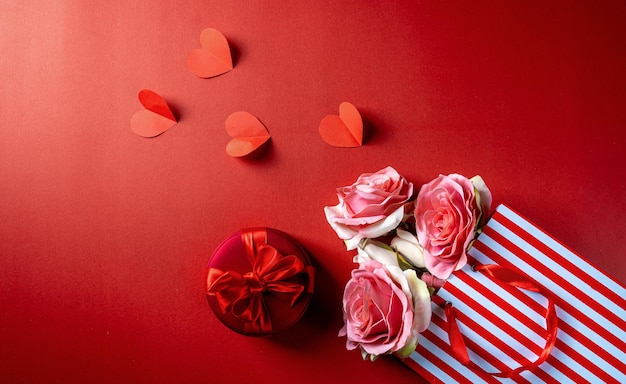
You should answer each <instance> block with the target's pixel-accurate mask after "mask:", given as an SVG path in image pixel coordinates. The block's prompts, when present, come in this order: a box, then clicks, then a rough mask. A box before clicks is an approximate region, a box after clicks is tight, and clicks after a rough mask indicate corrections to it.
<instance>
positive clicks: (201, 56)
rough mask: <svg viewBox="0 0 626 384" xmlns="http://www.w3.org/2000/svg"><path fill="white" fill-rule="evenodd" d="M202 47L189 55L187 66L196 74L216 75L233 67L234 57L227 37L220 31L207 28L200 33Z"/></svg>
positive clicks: (203, 76) (205, 76)
mask: <svg viewBox="0 0 626 384" xmlns="http://www.w3.org/2000/svg"><path fill="white" fill-rule="evenodd" d="M200 45H201V46H202V48H200V49H194V50H193V51H191V53H189V56H187V67H188V68H189V70H190V71H191V72H192V73H193V74H194V75H196V76H198V77H202V78H205V79H206V78H209V77H214V76H217V75H221V74H222V73H226V72H228V71H230V70H232V69H233V59H232V57H231V55H230V47H229V46H228V41H227V40H226V37H224V35H222V33H221V32H220V31H218V30H217V29H213V28H207V29H205V30H204V31H202V32H201V33H200Z"/></svg>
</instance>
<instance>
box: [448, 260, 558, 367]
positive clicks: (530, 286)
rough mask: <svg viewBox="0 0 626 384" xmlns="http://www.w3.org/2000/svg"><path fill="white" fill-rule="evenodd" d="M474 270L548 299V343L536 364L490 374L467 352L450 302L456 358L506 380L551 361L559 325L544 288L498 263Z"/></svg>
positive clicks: (451, 339)
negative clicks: (549, 357)
mask: <svg viewBox="0 0 626 384" xmlns="http://www.w3.org/2000/svg"><path fill="white" fill-rule="evenodd" d="M473 269H474V270H475V271H482V272H484V273H485V274H487V275H488V276H490V277H491V278H492V279H494V280H498V281H501V282H503V283H506V284H509V285H511V286H513V287H517V288H521V289H526V290H528V291H532V292H538V293H541V294H542V295H544V296H545V297H546V298H547V299H548V306H547V308H546V313H545V315H544V317H545V320H546V343H545V345H544V347H543V350H542V351H541V354H539V356H538V357H537V359H536V360H535V361H533V362H530V363H529V364H526V365H522V366H519V367H517V368H515V369H509V370H503V371H501V372H487V371H485V370H484V369H483V368H482V367H480V366H479V365H477V364H476V363H474V362H473V361H471V360H470V358H469V355H468V353H467V348H466V346H465V340H464V339H463V335H462V334H461V332H460V331H459V326H458V324H457V322H456V310H455V309H454V307H453V306H452V304H451V303H449V302H448V303H446V305H445V313H446V317H447V319H448V321H447V323H448V337H449V338H450V347H451V348H452V352H453V353H454V355H455V357H456V358H457V359H458V360H459V361H460V362H461V363H463V365H465V366H467V367H469V368H472V369H474V370H477V371H482V372H486V373H487V374H490V375H493V376H497V377H506V378H511V377H514V376H517V375H519V374H520V373H521V372H523V371H526V370H530V369H534V368H535V367H537V366H539V365H540V364H541V363H543V362H544V361H546V359H547V358H548V356H550V353H551V352H552V348H553V347H554V343H555V342H556V333H557V330H558V322H559V321H558V317H557V314H556V309H555V307H554V300H553V299H552V296H551V295H550V294H549V293H548V292H547V291H546V290H545V289H544V288H542V287H541V286H539V285H538V284H536V283H534V282H533V281H530V280H528V279H526V278H524V277H523V276H521V275H519V274H517V273H515V272H513V271H511V270H510V269H506V268H504V267H501V266H499V265H497V264H487V265H479V266H475V267H473ZM487 360H488V359H487Z"/></svg>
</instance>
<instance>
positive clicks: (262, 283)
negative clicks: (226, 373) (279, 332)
mask: <svg viewBox="0 0 626 384" xmlns="http://www.w3.org/2000/svg"><path fill="white" fill-rule="evenodd" d="M241 240H242V242H243V245H244V248H245V250H246V256H247V258H248V261H249V262H250V265H252V271H250V272H247V273H244V274H241V273H239V272H236V271H222V270H220V269H217V268H209V273H208V277H207V294H209V295H214V296H215V298H216V299H217V303H218V305H219V307H220V310H221V311H222V312H223V313H230V314H232V315H233V316H235V317H236V318H238V319H240V320H242V321H243V322H244V324H245V329H244V332H245V333H246V334H271V333H272V321H271V318H270V315H269V312H268V309H267V306H266V303H265V299H264V296H265V295H267V294H275V295H278V296H280V297H281V299H282V300H286V301H288V302H289V304H290V305H291V306H294V304H295V303H296V301H297V300H298V298H299V297H300V295H301V294H302V293H303V292H305V291H306V292H312V285H313V267H311V266H308V265H305V263H304V262H303V261H302V260H301V259H300V258H298V257H297V256H295V255H287V256H284V255H282V254H281V253H280V252H278V250H277V249H276V248H274V247H273V246H271V245H269V244H267V231H266V230H265V229H247V230H242V231H241ZM300 273H305V274H306V275H307V280H308V284H307V286H306V287H305V286H304V285H303V284H301V283H298V282H294V281H290V279H291V278H292V277H295V276H296V275H298V274H300Z"/></svg>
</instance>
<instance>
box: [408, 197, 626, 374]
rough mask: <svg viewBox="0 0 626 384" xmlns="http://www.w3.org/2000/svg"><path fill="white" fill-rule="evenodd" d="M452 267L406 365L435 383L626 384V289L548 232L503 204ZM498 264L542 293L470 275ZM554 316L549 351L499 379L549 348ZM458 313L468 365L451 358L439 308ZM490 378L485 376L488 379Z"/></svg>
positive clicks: (480, 275) (444, 318)
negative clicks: (550, 326) (553, 325)
mask: <svg viewBox="0 0 626 384" xmlns="http://www.w3.org/2000/svg"><path fill="white" fill-rule="evenodd" d="M470 255H471V259H472V260H470V261H469V262H468V265H467V266H465V267H464V268H463V269H461V270H460V271H457V272H455V273H454V274H453V276H452V277H451V278H450V279H449V280H448V281H447V282H446V284H445V285H444V287H443V288H442V289H441V290H440V291H439V292H438V293H437V295H436V296H435V297H434V298H433V301H434V303H435V305H433V318H432V323H431V324H430V326H429V328H428V329H427V330H426V331H425V332H424V333H423V334H422V335H421V336H420V340H419V345H418V347H417V349H416V351H415V352H414V353H413V354H412V355H411V356H410V357H409V358H406V359H405V360H404V362H405V363H406V364H407V365H409V366H410V367H411V368H412V369H414V370H415V371H417V372H418V373H419V374H421V375H422V376H423V377H424V378H425V379H427V380H429V381H431V382H443V383H455V382H460V383H484V382H487V383H491V382H495V383H497V382H511V383H513V382H515V383H541V382H547V383H587V382H589V383H626V363H625V362H626V352H625V351H626V321H625V319H626V299H625V298H626V288H625V287H624V285H623V284H622V283H620V282H619V281H617V280H615V279H613V278H612V277H611V276H609V275H607V274H606V273H605V272H603V271H601V270H599V269H598V268H597V267H595V266H593V265H592V264H590V263H589V262H588V261H586V260H585V259H583V258H582V257H580V256H579V255H577V254H575V253H574V252H572V251H571V250H569V249H568V248H566V247H565V246H563V245H562V244H561V243H559V242H558V241H556V240H555V239H554V238H552V237H551V236H550V235H548V234H547V233H546V232H544V231H543V230H541V229H540V228H538V227H537V226H535V225H534V224H532V223H531V222H529V221H528V220H526V219H525V218H523V217H522V216H520V215H519V214H517V213H516V212H514V211H513V210H511V209H510V208H508V207H506V206H504V205H500V206H499V207H498V209H497V210H496V212H495V213H494V215H493V216H492V218H491V219H490V220H489V222H488V223H487V225H486V226H485V228H484V231H483V233H482V234H481V235H480V236H479V237H478V239H477V240H476V242H475V243H474V245H473V247H472V249H471V251H470ZM471 264H475V265H481V264H499V265H500V266H502V267H504V268H506V269H509V270H512V271H514V272H517V274H519V275H521V276H523V277H525V278H526V279H528V280H529V281H533V282H535V283H536V284H537V285H539V286H541V287H543V288H544V292H546V293H547V295H543V294H541V293H536V292H530V291H527V290H523V289H519V288H515V287H512V286H510V285H507V284H502V283H501V282H499V281H497V280H494V279H492V278H490V277H489V276H487V274H485V273H482V272H478V271H474V270H473V269H472V267H471ZM547 296H551V299H552V300H553V302H554V304H555V307H554V308H556V314H557V317H558V329H557V333H556V339H555V342H554V345H553V347H552V349H551V352H550V355H549V356H548V357H547V359H546V360H545V361H544V362H543V363H541V364H540V365H539V366H537V367H535V368H534V369H531V370H525V371H523V372H522V373H520V374H519V375H515V376H513V377H510V378H506V377H505V378H502V377H496V376H493V375H491V374H490V373H492V372H498V371H500V372H501V371H505V370H507V369H509V370H510V369H514V368H516V367H519V366H527V365H529V364H530V363H532V362H534V361H535V360H537V358H538V356H539V355H540V354H541V353H542V352H543V350H544V347H545V345H546V337H547V329H546V328H547V324H546V307H547V306H548V298H547ZM446 302H449V303H451V304H452V305H453V306H454V308H455V309H456V314H457V316H456V320H457V324H458V328H459V330H460V332H461V334H463V339H464V340H465V345H466V347H467V351H468V355H469V358H470V360H471V361H473V362H474V363H476V364H477V365H478V366H479V367H481V368H482V369H483V370H484V371H481V370H480V369H471V368H468V367H467V366H465V365H463V364H462V363H461V362H460V361H459V360H458V359H457V358H455V355H454V354H453V353H452V349H451V347H450V340H449V336H448V323H447V319H446V314H445V312H444V309H443V307H444V304H445V303H446ZM487 372H488V373H487Z"/></svg>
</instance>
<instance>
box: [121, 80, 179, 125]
mask: <svg viewBox="0 0 626 384" xmlns="http://www.w3.org/2000/svg"><path fill="white" fill-rule="evenodd" d="M139 102H140V103H141V105H143V107H144V108H145V109H142V110H139V111H137V112H135V114H134V115H133V116H132V117H131V118H130V128H131V129H132V130H133V132H135V133H136V134H138V135H139V136H143V137H154V136H158V135H160V134H162V133H163V132H165V131H167V130H168V129H170V128H172V127H173V126H174V125H176V118H175V117H174V114H173V113H172V111H171V110H170V107H169V106H168V105H167V103H166V102H165V100H163V98H162V97H161V96H160V95H159V94H157V93H156V92H154V91H151V90H149V89H142V90H141V91H139Z"/></svg>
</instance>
